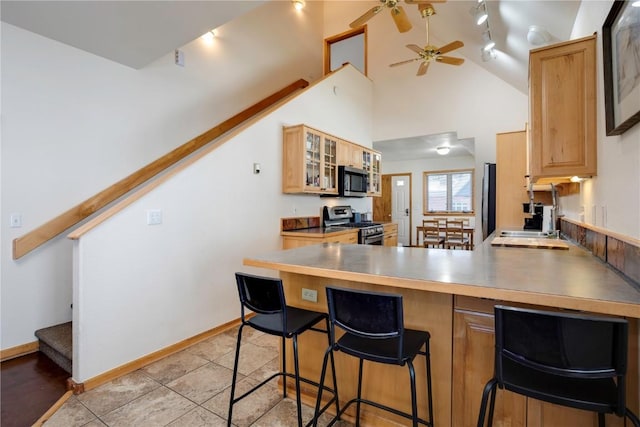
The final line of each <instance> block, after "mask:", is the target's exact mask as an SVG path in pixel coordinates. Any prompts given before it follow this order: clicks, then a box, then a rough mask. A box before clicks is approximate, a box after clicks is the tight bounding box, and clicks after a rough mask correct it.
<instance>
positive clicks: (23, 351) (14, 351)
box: [0, 341, 40, 362]
mask: <svg viewBox="0 0 640 427" xmlns="http://www.w3.org/2000/svg"><path fill="white" fill-rule="evenodd" d="M39 348H40V344H39V343H38V341H34V342H28V343H26V344H21V345H17V346H15V347H11V348H7V349H4V350H0V362H4V361H5V360H10V359H15V358H16V357H20V356H26V355H27V354H31V353H35V352H36V351H38V349H39Z"/></svg>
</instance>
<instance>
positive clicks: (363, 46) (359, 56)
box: [324, 25, 367, 76]
mask: <svg viewBox="0 0 640 427" xmlns="http://www.w3.org/2000/svg"><path fill="white" fill-rule="evenodd" d="M346 63H350V64H351V65H353V66H354V67H355V68H357V69H358V70H360V72H361V73H362V74H364V75H365V76H366V75H367V26H366V25H364V26H362V27H360V28H356V29H353V30H349V31H345V32H344V33H341V34H337V35H335V36H332V37H329V38H326V39H325V40H324V74H325V75H326V74H329V73H330V72H332V71H333V70H336V69H338V68H340V67H342V66H343V65H344V64H346Z"/></svg>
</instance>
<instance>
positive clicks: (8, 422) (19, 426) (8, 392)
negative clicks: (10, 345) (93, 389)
mask: <svg viewBox="0 0 640 427" xmlns="http://www.w3.org/2000/svg"><path fill="white" fill-rule="evenodd" d="M0 365H1V368H2V369H1V372H0V375H1V378H0V383H1V384H2V392H1V394H0V399H1V402H0V407H1V408H2V411H1V412H2V417H1V418H0V425H1V426H2V427H23V426H30V425H32V424H33V423H34V422H35V421H37V420H38V418H40V417H41V416H42V415H43V414H44V413H45V412H46V411H47V410H48V409H49V408H50V407H51V406H52V405H53V404H54V403H55V402H56V401H57V400H58V399H60V398H61V397H62V395H63V394H64V393H65V391H66V381H67V378H69V377H70V375H69V374H68V373H67V372H65V371H64V370H62V369H61V368H60V367H58V365H56V364H55V363H53V362H52V361H51V359H49V358H48V357H47V356H45V355H44V354H42V353H40V352H37V353H32V354H28V355H26V356H22V357H18V358H15V359H12V360H7V361H6V362H2V363H1V364H0Z"/></svg>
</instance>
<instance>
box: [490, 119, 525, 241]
mask: <svg viewBox="0 0 640 427" xmlns="http://www.w3.org/2000/svg"><path fill="white" fill-rule="evenodd" d="M526 138H527V136H526V131H524V130H523V131H518V132H507V133H499V134H497V135H496V230H498V231H500V230H509V229H514V230H517V229H521V228H522V227H523V226H524V217H525V214H524V213H523V211H522V203H526V202H528V201H529V194H528V193H527V179H526V177H525V175H526V173H527V172H526V171H527V139H526Z"/></svg>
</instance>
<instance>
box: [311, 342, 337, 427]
mask: <svg viewBox="0 0 640 427" xmlns="http://www.w3.org/2000/svg"><path fill="white" fill-rule="evenodd" d="M332 353H333V351H332V349H331V346H329V347H327V350H326V351H325V352H324V358H323V360H322V370H321V371H320V383H319V384H320V386H319V387H318V398H317V399H316V409H315V411H314V418H313V427H317V426H318V418H319V417H318V413H319V412H320V403H321V401H322V392H323V390H324V377H325V375H326V373H327V360H328V358H329V354H332ZM332 355H333V354H332ZM334 378H335V374H334ZM337 393H338V392H337V391H336V401H337V399H338V394H337ZM337 414H340V411H338V412H337Z"/></svg>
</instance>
